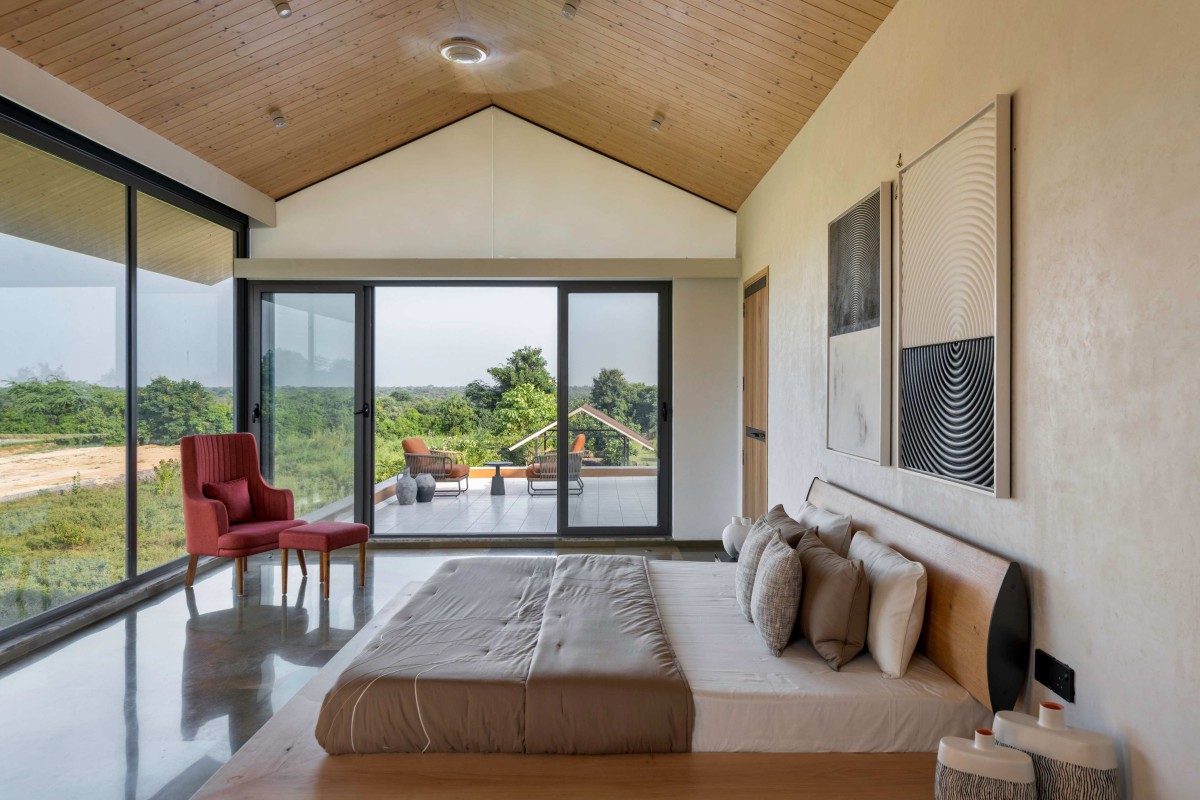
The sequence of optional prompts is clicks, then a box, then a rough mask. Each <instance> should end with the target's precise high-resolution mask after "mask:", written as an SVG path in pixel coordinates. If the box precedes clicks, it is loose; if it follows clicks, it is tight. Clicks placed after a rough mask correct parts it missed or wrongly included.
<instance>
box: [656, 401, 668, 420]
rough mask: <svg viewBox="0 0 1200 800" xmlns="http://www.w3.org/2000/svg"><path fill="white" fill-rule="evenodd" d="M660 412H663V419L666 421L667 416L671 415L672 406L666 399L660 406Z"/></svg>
mask: <svg viewBox="0 0 1200 800" xmlns="http://www.w3.org/2000/svg"><path fill="white" fill-rule="evenodd" d="M659 413H660V414H661V419H662V421H663V422H666V421H667V418H668V417H670V416H671V407H670V406H669V405H667V401H666V400H663V401H662V404H661V405H660V407H659Z"/></svg>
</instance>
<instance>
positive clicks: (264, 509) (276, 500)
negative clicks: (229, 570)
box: [179, 433, 308, 595]
mask: <svg viewBox="0 0 1200 800" xmlns="http://www.w3.org/2000/svg"><path fill="white" fill-rule="evenodd" d="M179 447H180V460H181V462H182V463H181V466H182V468H183V518H184V526H185V529H186V531H187V551H188V554H189V556H190V558H189V559H188V568H187V578H186V581H185V583H186V585H187V586H191V585H192V581H193V580H194V579H195V577H196V562H197V561H199V559H200V556H220V557H222V558H233V559H236V566H235V572H236V573H237V584H238V594H239V595H240V594H242V577H243V573H244V572H245V571H246V558H247V557H248V556H252V555H254V554H255V553H265V552H267V551H268V550H274V549H276V548H277V547H278V546H279V533H280V531H285V530H287V529H288V528H294V527H296V525H298V524H300V523H298V522H297V521H296V520H295V519H294V518H293V508H294V505H293V499H292V493H291V491H289V490H287V489H276V488H275V487H273V486H271V485H269V484H268V483H267V482H266V481H264V480H263V477H262V473H261V472H259V469H258V444H257V442H255V440H254V435H253V434H250V433H227V434H218V435H215V436H185V437H183V438H182V439H180V440H179ZM238 478H244V479H245V481H246V485H247V488H248V489H249V492H250V505H251V507H252V508H251V509H250V512H251V516H250V517H249V518H248V519H246V520H244V521H238V522H234V523H230V521H229V510H228V507H227V506H226V504H225V503H224V502H222V501H221V500H214V499H212V498H211V497H209V496H206V495H208V494H213V492H212V491H211V490H210V491H209V492H207V493H206V492H205V488H204V487H205V484H221V483H225V482H227V481H234V480H236V479H238ZM300 568H301V570H303V571H304V573H305V574H308V571H307V569H306V567H305V564H304V555H303V554H302V553H301V554H300Z"/></svg>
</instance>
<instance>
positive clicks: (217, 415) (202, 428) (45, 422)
mask: <svg viewBox="0 0 1200 800" xmlns="http://www.w3.org/2000/svg"><path fill="white" fill-rule="evenodd" d="M137 395H138V443H140V444H176V443H178V442H179V438H180V437H181V436H186V435H188V434H190V433H223V432H226V431H231V430H233V392H232V390H230V389H229V388H227V387H226V388H212V387H206V386H203V385H202V384H200V383H199V382H197V381H189V380H179V381H175V380H171V379H170V378H164V377H161V376H160V377H157V378H154V379H153V380H152V381H150V383H149V384H147V385H146V386H143V387H140V388H139V389H138V393H137ZM0 433H3V434H21V433H26V434H68V433H69V434H96V435H98V436H100V437H101V438H102V440H103V443H104V444H106V445H111V446H120V445H124V444H125V390H124V389H121V388H113V387H110V386H98V385H96V384H94V383H84V382H83V381H69V380H66V379H65V378H59V377H53V376H51V377H46V378H29V379H27V380H21V381H10V382H8V383H7V384H6V385H4V386H0Z"/></svg>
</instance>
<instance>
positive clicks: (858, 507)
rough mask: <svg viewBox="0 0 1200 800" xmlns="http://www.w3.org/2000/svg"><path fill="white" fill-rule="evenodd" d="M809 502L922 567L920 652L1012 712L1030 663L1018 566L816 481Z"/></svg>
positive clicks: (995, 707)
mask: <svg viewBox="0 0 1200 800" xmlns="http://www.w3.org/2000/svg"><path fill="white" fill-rule="evenodd" d="M808 501H809V502H810V503H812V504H813V505H815V506H820V507H822V508H826V509H829V510H830V511H833V512H836V513H838V514H849V515H850V524H851V529H852V530H854V531H866V532H867V533H869V534H871V536H873V537H875V539H877V540H878V541H880V542H883V543H884V544H886V545H888V546H889V547H891V548H893V549H894V550H896V551H897V552H899V553H900V554H901V555H903V556H905V557H906V558H909V559H911V560H913V561H919V562H920V563H921V564H923V565H924V566H925V573H926V576H927V580H928V594H927V596H926V601H925V627H924V629H923V630H922V631H921V644H920V647H921V649H923V650H924V652H925V654H926V655H927V656H929V658H930V660H931V661H933V663H935V664H937V665H938V666H939V667H940V668H941V669H942V671H943V672H945V673H946V674H947V675H949V676H950V677H951V678H953V679H954V680H955V681H957V682H958V683H959V684H960V685H961V686H962V687H963V688H965V689H966V690H967V691H968V692H970V693H971V695H972V696H973V697H974V698H975V699H976V700H978V701H979V702H981V703H983V704H984V705H985V706H987V707H988V708H989V709H990V710H992V711H1008V710H1011V709H1012V708H1013V707H1014V706H1015V705H1016V702H1017V696H1018V695H1019V694H1020V691H1021V687H1022V686H1023V685H1024V683H1025V672H1026V669H1027V668H1028V665H1029V595H1028V592H1027V591H1026V586H1025V577H1024V575H1022V574H1021V565H1020V564H1018V563H1017V562H1015V561H1009V560H1007V559H1004V558H1000V557H999V556H997V555H993V554H992V553H989V552H987V551H986V550H981V549H980V548H978V547H976V546H975V545H972V544H967V543H966V542H964V541H961V540H959V539H955V538H954V537H953V536H950V535H949V534H947V533H943V532H941V531H939V530H937V529H936V528H931V527H929V526H928V525H924V524H922V523H920V522H917V521H916V520H914V519H910V518H909V517H906V516H904V515H903V514H900V513H898V512H896V511H892V510H891V509H890V508H886V507H884V506H881V505H879V504H878V503H875V502H873V501H871V500H868V499H866V498H865V497H861V496H860V495H857V494H854V493H853V492H851V491H849V490H847V489H843V488H841V487H839V486H835V485H834V484H832V483H828V482H826V481H823V480H821V479H820V478H814V479H813V482H812V485H811V486H809V487H808Z"/></svg>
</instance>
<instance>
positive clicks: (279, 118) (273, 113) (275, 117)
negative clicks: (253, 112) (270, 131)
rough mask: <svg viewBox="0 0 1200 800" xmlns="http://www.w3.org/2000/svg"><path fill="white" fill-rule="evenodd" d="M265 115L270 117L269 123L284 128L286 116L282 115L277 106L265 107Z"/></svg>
mask: <svg viewBox="0 0 1200 800" xmlns="http://www.w3.org/2000/svg"><path fill="white" fill-rule="evenodd" d="M267 116H269V117H270V118H271V124H272V125H274V126H275V127H276V128H286V127H287V117H285V116H284V115H283V112H282V111H280V110H279V109H278V108H270V109H267Z"/></svg>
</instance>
